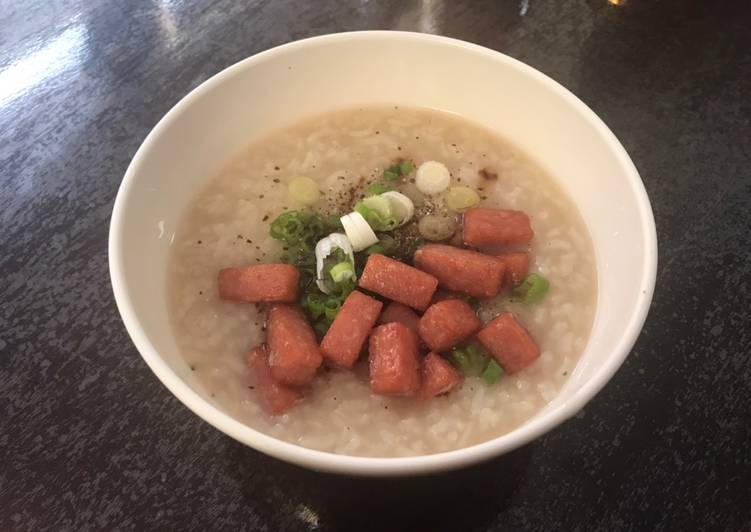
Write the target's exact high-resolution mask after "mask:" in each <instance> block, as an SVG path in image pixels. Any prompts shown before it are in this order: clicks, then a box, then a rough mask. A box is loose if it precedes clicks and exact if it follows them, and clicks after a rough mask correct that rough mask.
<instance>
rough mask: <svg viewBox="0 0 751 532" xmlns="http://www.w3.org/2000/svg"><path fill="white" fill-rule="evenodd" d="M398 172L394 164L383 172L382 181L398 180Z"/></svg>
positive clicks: (397, 166) (397, 167)
mask: <svg viewBox="0 0 751 532" xmlns="http://www.w3.org/2000/svg"><path fill="white" fill-rule="evenodd" d="M399 175H400V171H399V165H398V164H395V165H393V166H389V167H388V168H386V169H385V170H384V171H383V179H385V180H386V181H396V180H397V179H399Z"/></svg>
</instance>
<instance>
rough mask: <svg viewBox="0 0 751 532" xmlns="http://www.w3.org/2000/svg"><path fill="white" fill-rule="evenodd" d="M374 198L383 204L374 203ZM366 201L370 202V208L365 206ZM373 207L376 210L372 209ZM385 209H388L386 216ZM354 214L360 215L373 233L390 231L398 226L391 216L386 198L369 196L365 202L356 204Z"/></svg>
mask: <svg viewBox="0 0 751 532" xmlns="http://www.w3.org/2000/svg"><path fill="white" fill-rule="evenodd" d="M376 198H379V199H383V200H384V202H385V204H381V203H380V202H378V203H376V202H374V201H373V200H374V199H376ZM368 200H370V201H369V203H370V206H369V205H366V204H365V202H366V201H368ZM374 206H375V207H377V208H374ZM384 207H385V208H384ZM386 209H388V214H386V212H387V211H386ZM355 212H357V213H359V214H361V215H362V217H363V218H365V221H366V222H368V225H369V226H370V227H371V228H372V229H373V230H374V231H391V230H392V229H394V228H395V227H396V226H397V225H399V222H398V221H397V219H396V218H394V217H393V216H391V205H390V204H389V201H388V200H387V199H386V198H380V196H369V197H367V198H365V200H363V201H359V202H357V204H356V205H355Z"/></svg>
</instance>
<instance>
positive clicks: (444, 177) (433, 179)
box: [415, 161, 451, 195]
mask: <svg viewBox="0 0 751 532" xmlns="http://www.w3.org/2000/svg"><path fill="white" fill-rule="evenodd" d="M450 182H451V175H450V174H449V169H448V168H446V165H445V164H443V163H439V162H438V161H427V162H424V163H422V164H421V165H420V166H419V167H418V168H417V174H416V176H415V184H416V185H417V189H418V190H419V191H420V192H422V193H423V194H427V195H433V194H440V193H441V192H443V191H444V190H446V189H447V188H448V186H449V183H450Z"/></svg>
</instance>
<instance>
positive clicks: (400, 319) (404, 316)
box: [378, 301, 420, 332]
mask: <svg viewBox="0 0 751 532" xmlns="http://www.w3.org/2000/svg"><path fill="white" fill-rule="evenodd" d="M394 322H396V323H401V324H402V325H406V326H407V327H409V328H410V329H411V330H413V331H414V332H418V331H419V329H420V316H418V315H417V312H415V311H414V310H412V309H411V308H409V307H408V306H407V305H402V304H401V303H397V302H396V301H392V302H391V303H389V304H388V305H386V308H385V309H383V312H382V313H381V317H380V318H378V323H380V324H384V323H394Z"/></svg>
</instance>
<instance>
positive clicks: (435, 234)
mask: <svg viewBox="0 0 751 532" xmlns="http://www.w3.org/2000/svg"><path fill="white" fill-rule="evenodd" d="M417 229H418V231H420V235H422V237H423V238H425V240H430V241H432V242H437V241H439V240H446V239H449V238H451V236H452V235H453V234H454V233H455V232H456V220H454V219H453V218H450V217H448V216H440V215H437V214H428V215H427V216H423V217H422V218H421V219H420V223H419V224H418V225H417Z"/></svg>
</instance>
